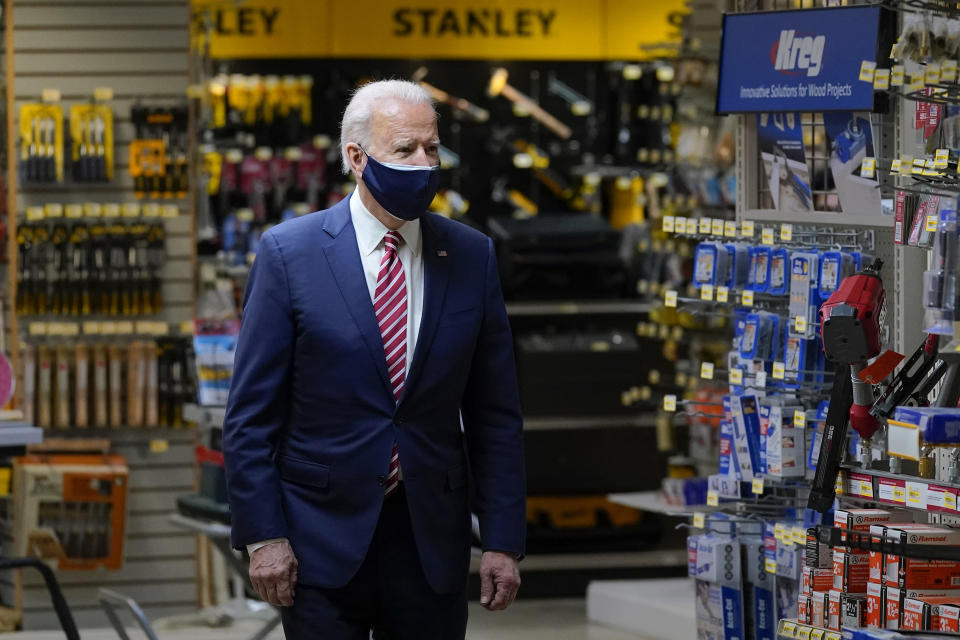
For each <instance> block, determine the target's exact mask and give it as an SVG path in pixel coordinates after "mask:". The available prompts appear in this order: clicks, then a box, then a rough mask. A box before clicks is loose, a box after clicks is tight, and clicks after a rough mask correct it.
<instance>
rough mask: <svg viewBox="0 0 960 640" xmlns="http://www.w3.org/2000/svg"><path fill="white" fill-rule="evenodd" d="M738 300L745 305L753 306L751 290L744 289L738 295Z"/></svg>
mask: <svg viewBox="0 0 960 640" xmlns="http://www.w3.org/2000/svg"><path fill="white" fill-rule="evenodd" d="M740 302H741V304H742V305H743V306H745V307H752V306H753V291H744V292H743V294H741V296H740Z"/></svg>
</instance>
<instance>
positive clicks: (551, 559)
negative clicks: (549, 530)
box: [470, 549, 687, 573]
mask: <svg viewBox="0 0 960 640" xmlns="http://www.w3.org/2000/svg"><path fill="white" fill-rule="evenodd" d="M685 566H687V550H686V549H655V550H650V551H609V552H596V553H531V554H530V555H528V556H526V557H525V558H524V559H523V563H522V567H521V568H522V569H523V570H524V571H555V570H563V571H571V570H578V569H580V570H584V569H656V568H676V567H685ZM470 570H471V571H472V572H473V573H477V572H478V571H479V570H480V558H479V557H477V556H474V557H473V558H471V561H470Z"/></svg>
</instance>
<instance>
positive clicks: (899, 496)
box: [893, 486, 907, 504]
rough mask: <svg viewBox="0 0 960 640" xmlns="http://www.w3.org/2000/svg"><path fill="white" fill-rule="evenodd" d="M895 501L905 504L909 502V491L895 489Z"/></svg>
mask: <svg viewBox="0 0 960 640" xmlns="http://www.w3.org/2000/svg"><path fill="white" fill-rule="evenodd" d="M893 501H894V502H899V503H900V504H904V503H905V502H906V501H907V490H906V489H904V488H903V487H901V486H894V487H893Z"/></svg>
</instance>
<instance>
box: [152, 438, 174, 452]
mask: <svg viewBox="0 0 960 640" xmlns="http://www.w3.org/2000/svg"><path fill="white" fill-rule="evenodd" d="M169 450H170V441H169V440H151V441H150V453H166V452H167V451H169Z"/></svg>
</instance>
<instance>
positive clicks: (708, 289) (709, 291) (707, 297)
mask: <svg viewBox="0 0 960 640" xmlns="http://www.w3.org/2000/svg"><path fill="white" fill-rule="evenodd" d="M700 299H701V300H704V301H705V302H713V285H712V284H705V285H703V286H702V287H700Z"/></svg>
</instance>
